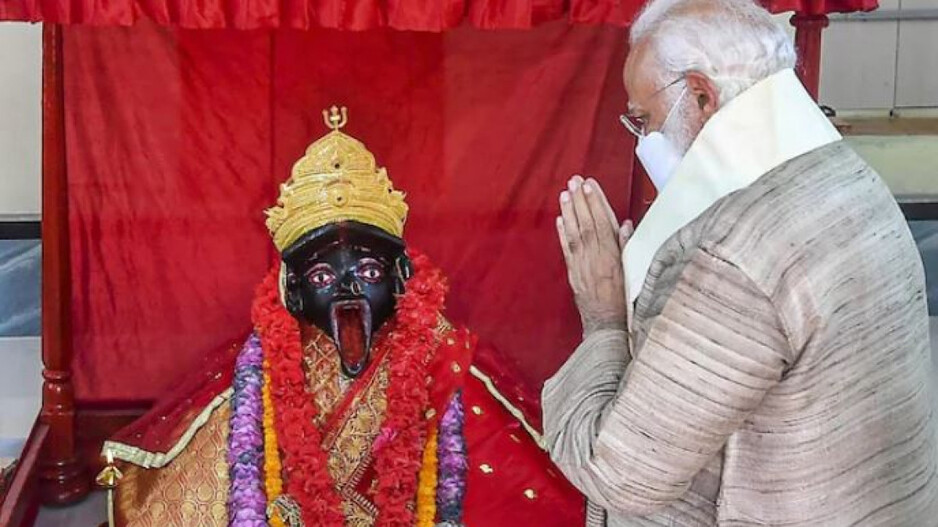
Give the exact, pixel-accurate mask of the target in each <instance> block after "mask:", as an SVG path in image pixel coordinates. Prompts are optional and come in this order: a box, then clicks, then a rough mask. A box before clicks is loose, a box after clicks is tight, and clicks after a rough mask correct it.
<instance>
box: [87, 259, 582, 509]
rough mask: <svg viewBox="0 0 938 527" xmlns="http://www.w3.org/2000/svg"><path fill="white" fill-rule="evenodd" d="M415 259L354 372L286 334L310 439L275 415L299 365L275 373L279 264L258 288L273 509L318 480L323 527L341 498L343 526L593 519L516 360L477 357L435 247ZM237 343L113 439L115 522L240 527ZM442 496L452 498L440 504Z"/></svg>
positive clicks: (315, 338)
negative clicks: (563, 468) (362, 366)
mask: <svg viewBox="0 0 938 527" xmlns="http://www.w3.org/2000/svg"><path fill="white" fill-rule="evenodd" d="M412 256H413V261H414V265H415V270H416V273H415V275H414V277H413V278H412V279H411V280H410V281H409V282H408V285H407V293H405V295H404V297H403V298H402V299H401V301H399V302H398V306H397V309H396V312H395V315H394V317H392V319H391V320H390V321H389V322H387V323H386V324H385V325H384V327H382V328H381V329H380V330H379V332H378V333H377V335H376V338H375V344H374V350H375V353H374V356H373V358H372V360H371V363H370V365H369V367H368V369H367V370H366V371H365V372H364V373H363V374H362V375H361V376H359V377H358V378H357V379H354V380H347V379H345V378H344V377H343V376H342V375H340V372H339V363H338V356H337V353H336V351H335V348H334V344H333V343H332V341H331V339H329V338H328V336H327V335H325V334H324V333H322V332H320V331H319V330H317V329H312V330H309V329H307V330H304V332H303V333H302V335H300V334H299V333H296V334H290V333H289V332H287V333H285V334H289V335H290V337H289V338H295V339H298V340H299V341H302V342H303V346H302V347H301V348H296V350H297V353H299V352H301V353H302V358H301V362H302V370H299V369H296V370H294V371H302V372H303V377H305V378H302V379H300V382H302V383H303V385H304V387H305V394H306V395H308V397H305V398H304V400H305V401H309V404H310V409H309V410H310V411H311V412H312V414H310V415H315V417H314V418H313V427H314V428H312V429H310V430H311V431H312V434H309V433H307V435H305V436H304V435H302V434H303V432H302V431H300V430H299V428H297V427H296V425H298V424H302V423H295V422H294V423H291V422H279V423H277V424H278V426H276V427H275V426H273V421H272V420H271V415H270V414H272V413H273V414H276V413H277V412H278V411H279V410H278V406H277V397H278V396H280V395H282V394H280V393H279V392H278V390H280V388H281V387H282V386H284V384H283V383H284V382H287V381H288V380H289V379H288V378H287V377H285V376H288V373H285V372H287V371H288V367H292V366H291V365H290V364H285V366H284V367H283V368H281V369H279V370H278V366H277V364H278V361H281V362H284V363H285V362H287V359H285V358H284V356H283V354H282V353H281V354H280V356H276V355H272V354H271V349H276V346H274V345H273V344H274V343H273V341H274V340H275V339H276V338H279V337H276V335H278V334H279V333H277V332H278V331H281V329H282V328H281V327H280V326H281V325H283V326H289V320H292V318H290V317H289V315H288V314H286V311H285V310H284V309H283V306H282V305H280V303H279V299H277V298H276V296H277V293H276V291H275V290H276V273H275V272H274V273H272V274H271V276H269V277H268V278H267V280H265V282H264V284H262V285H261V287H260V288H259V290H258V299H257V300H256V301H255V306H254V317H253V318H254V325H255V333H254V337H252V338H254V339H256V340H255V341H254V342H259V343H260V347H261V348H262V349H263V350H264V365H265V367H264V375H265V377H264V379H265V383H269V386H268V388H265V390H264V403H265V406H264V408H265V427H264V442H265V444H264V455H263V456H262V457H263V460H264V465H263V470H261V478H262V479H263V481H264V483H265V485H264V490H265V491H266V493H267V503H268V512H269V511H270V510H271V503H272V502H273V501H274V498H275V497H274V496H272V495H271V494H277V493H280V492H283V493H286V490H284V489H290V488H294V489H296V488H321V489H323V488H324V489H327V492H318V491H317V492H313V493H311V494H309V495H307V496H306V497H305V500H306V501H305V502H304V503H305V504H306V508H307V509H316V510H317V511H318V512H315V513H310V511H308V510H307V511H303V515H302V517H300V516H299V515H298V516H297V518H295V519H294V520H296V521H302V520H303V519H306V520H307V523H306V524H305V525H307V527H310V526H309V522H310V520H309V519H310V518H317V519H316V520H314V521H316V523H317V527H318V525H327V524H330V522H329V520H328V518H329V517H330V516H329V513H330V507H333V508H337V509H336V510H335V511H332V512H333V515H332V516H331V517H332V518H334V519H335V518H337V519H336V520H335V521H334V522H333V523H336V524H341V525H345V526H349V527H371V526H382V527H383V526H418V527H433V526H434V525H441V524H447V525H452V524H456V525H459V524H461V525H465V526H468V527H502V526H504V527H509V526H510V527H516V526H519V525H536V526H543V527H552V526H556V527H573V526H579V525H583V524H584V518H585V500H584V498H583V497H582V496H581V495H580V494H579V492H577V491H576V490H575V489H574V488H573V487H572V486H571V485H570V484H569V483H568V482H567V481H566V480H565V479H564V478H563V476H562V475H561V474H560V472H559V471H558V470H557V469H556V468H555V467H554V466H553V464H552V463H551V461H550V459H549V457H548V455H547V453H546V452H545V451H544V450H543V449H542V448H541V447H540V446H539V445H540V439H541V438H540V435H539V433H538V431H537V430H536V428H535V427H536V426H537V424H536V420H535V419H534V418H533V415H532V414H533V412H531V411H526V410H527V409H530V408H531V407H532V405H531V403H532V401H530V398H525V396H524V392H523V390H521V389H520V388H519V387H517V386H515V385H513V384H512V382H511V379H510V374H507V373H506V372H507V370H508V368H507V366H506V363H505V362H504V361H502V360H499V359H497V358H496V357H497V356H496V354H495V352H494V351H493V350H490V349H486V350H485V351H484V352H481V353H480V352H479V350H480V344H479V342H478V339H477V338H476V337H475V336H474V335H472V334H471V333H470V332H469V331H468V330H466V329H463V328H457V327H454V326H453V325H451V324H450V323H449V322H448V321H447V320H446V319H445V318H444V317H443V315H442V312H441V311H442V309H443V302H444V296H445V290H446V287H445V279H444V278H443V277H442V273H441V272H440V271H439V270H437V269H436V268H435V267H433V266H432V264H430V263H429V261H428V260H427V259H426V257H424V256H422V255H419V254H417V255H412ZM265 298H266V299H267V300H265ZM265 302H266V304H265ZM265 306H266V307H265ZM265 317H266V318H265ZM278 317H279V318H278ZM284 317H285V318H284ZM288 319H289V320H288ZM272 328H274V329H276V331H274V329H272ZM265 337H266V342H265ZM242 344H243V343H242V342H235V343H230V344H228V345H226V346H224V347H222V348H220V349H218V350H217V351H216V352H214V353H212V354H210V355H209V356H207V357H206V361H205V364H204V366H203V367H202V369H201V371H197V372H193V373H192V375H191V377H190V378H189V379H188V380H186V381H185V382H184V383H183V384H182V385H180V387H179V388H178V390H177V391H176V392H175V393H174V394H173V395H172V396H171V397H169V398H168V399H167V400H166V401H164V402H162V403H160V404H158V405H157V406H156V407H154V408H153V410H152V411H150V412H149V413H148V414H147V415H146V416H144V417H143V418H142V419H140V420H139V421H138V422H136V423H134V424H133V425H131V426H130V427H128V428H126V429H125V430H122V431H121V432H120V433H119V434H118V435H117V436H116V437H114V438H113V439H112V440H111V441H109V442H107V443H106V444H105V447H104V449H105V452H110V453H111V454H112V455H113V456H114V457H115V458H116V459H118V460H119V463H120V468H121V469H122V470H123V473H124V477H123V479H122V480H121V481H120V482H119V485H118V487H117V495H116V507H115V509H116V522H117V525H120V526H122V527H196V526H198V527H227V526H228V525H230V524H231V523H230V520H232V518H231V513H230V512H229V502H230V501H231V500H230V498H231V496H230V492H229V490H230V488H231V485H232V481H231V478H232V476H231V474H233V473H234V472H232V470H231V469H232V467H231V459H230V456H229V451H230V449H231V448H232V446H231V444H230V441H229V439H230V437H229V436H230V431H231V423H233V422H234V421H233V420H232V419H231V417H232V410H231V408H232V397H233V393H234V390H233V388H232V383H233V381H234V372H235V361H236V359H237V357H238V355H239V353H242V348H243V347H244V346H243V345H242ZM299 350H301V351H299ZM408 350H409V351H408ZM414 350H418V351H414ZM408 353H409V354H410V355H412V356H413V357H412V360H413V363H412V364H409V365H408V364H407V363H405V362H402V359H400V358H399V357H400V356H401V355H403V354H408ZM290 360H293V359H290ZM294 362H295V361H294ZM278 376H281V377H282V378H281V379H280V382H281V384H278V379H277V377H278ZM418 376H419V378H418ZM271 379H273V381H272V382H271ZM408 379H409V380H408ZM293 380H296V379H293ZM408 382H410V384H407V383H408ZM281 391H282V390H281ZM283 404H286V403H283ZM415 404H416V405H418V406H414V405H415ZM407 407H410V408H407ZM271 409H272V412H268V410H271ZM408 412H409V413H408ZM283 415H285V413H283V412H281V413H280V416H281V417H283ZM291 415H300V414H291ZM408 415H410V416H411V417H408ZM444 416H450V417H448V419H450V421H453V419H456V421H458V423H457V424H458V425H459V426H458V427H457V428H458V430H459V432H458V435H459V437H455V438H449V439H446V437H445V436H446V434H447V433H449V432H447V430H449V428H447V427H448V426H449V425H447V424H446V422H444V421H443V419H444ZM454 416H455V417H454ZM281 421H282V420H281ZM454 422H455V421H454ZM389 423H390V424H389ZM395 423H396V424H395ZM268 427H269V430H268ZM450 428H452V427H450ZM291 434H294V435H295V434H300V437H304V438H307V439H308V438H310V437H315V436H317V435H318V437H316V439H318V441H317V443H319V444H318V445H313V447H315V448H313V449H312V451H314V452H319V453H320V454H321V456H322V460H323V461H324V464H325V465H326V467H324V468H323V470H322V471H321V474H319V475H318V476H314V475H313V474H311V473H310V471H308V470H304V471H293V470H291V460H294V459H299V458H298V457H296V456H295V455H293V456H291V448H293V449H295V450H296V449H298V451H300V450H302V449H303V448H306V450H307V451H309V450H310V445H309V444H305V445H302V444H301V445H295V446H293V447H291V445H289V444H288V443H287V440H288V439H289V438H290V437H291ZM408 434H409V435H408ZM447 441H449V442H450V443H452V442H453V441H455V442H456V444H461V445H464V448H463V449H462V450H460V452H461V454H457V459H455V460H453V459H449V458H448V457H447V456H450V455H451V454H452V449H450V451H444V448H443V446H444V444H449V443H447ZM301 442H302V441H301ZM394 448H397V449H398V450H397V451H394V450H393V449H394ZM457 450H458V449H457ZM460 455H461V456H462V457H461V458H460V457H459V456H460ZM454 463H455V465H454ZM305 466H307V467H308V466H314V467H315V466H316V465H315V464H313V465H305ZM448 466H461V467H462V469H461V470H456V471H455V472H454V473H453V474H447V473H446V470H445V469H444V468H441V467H448ZM281 469H282V470H281ZM392 472H393V473H394V474H396V475H394V474H391V473H392ZM389 474H390V475H389ZM317 477H318V478H319V480H316V478H317ZM454 478H455V479H454ZM444 480H445V481H446V482H449V483H453V482H454V481H455V484H456V488H457V491H456V492H455V493H454V492H453V491H452V489H450V490H446V489H443V486H444V485H445V484H448V483H445V482H444ZM298 482H299V483H302V485H297V483H298ZM291 485H292V486H291ZM316 485H324V486H322V487H316ZM304 486H305V487H304ZM447 492H448V494H447ZM395 495H396V497H395ZM444 495H446V496H450V498H451V499H450V498H448V499H450V501H451V503H444V501H445V500H443V498H441V496H444ZM454 496H455V498H453V497H454ZM297 501H301V500H297ZM316 514H320V515H319V516H316ZM274 516H277V517H275V518H274V519H272V520H269V522H270V523H269V524H270V526H271V527H275V526H279V525H284V526H287V527H289V525H291V523H290V521H289V520H287V521H286V522H285V521H284V520H283V517H282V516H288V514H285V515H278V514H275V515H274ZM447 522H449V523H447Z"/></svg>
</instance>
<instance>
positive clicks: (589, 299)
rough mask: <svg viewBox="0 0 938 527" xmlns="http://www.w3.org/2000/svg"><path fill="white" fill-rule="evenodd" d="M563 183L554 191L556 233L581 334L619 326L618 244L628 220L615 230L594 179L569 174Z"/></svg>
mask: <svg viewBox="0 0 938 527" xmlns="http://www.w3.org/2000/svg"><path fill="white" fill-rule="evenodd" d="M568 187H569V190H567V191H564V192H563V193H561V194H560V211H561V216H560V217H559V218H557V234H558V236H559V237H560V246H561V248H562V249H563V256H564V260H566V262H567V279H568V280H569V281H570V287H571V289H573V296H574V299H575V300H576V305H577V309H579V311H580V320H581V322H582V323H583V334H584V336H587V335H589V334H590V333H592V332H594V331H597V330H600V329H625V325H626V321H625V320H626V319H625V317H626V311H625V309H626V300H625V287H624V285H623V281H624V278H623V273H622V261H621V250H622V249H621V248H622V246H624V244H625V242H626V241H627V240H628V237H629V236H630V235H631V231H632V226H631V223H630V222H626V223H625V224H624V225H623V226H622V229H621V230H620V229H618V222H617V221H616V217H615V214H614V213H613V211H612V207H610V206H609V201H608V200H607V199H606V196H605V194H603V190H602V188H600V186H599V184H598V183H597V182H596V181H595V180H593V179H588V180H586V181H583V178H581V177H580V176H574V177H573V178H572V179H571V180H570V182H569V183H568Z"/></svg>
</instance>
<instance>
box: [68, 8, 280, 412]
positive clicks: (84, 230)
mask: <svg viewBox="0 0 938 527" xmlns="http://www.w3.org/2000/svg"><path fill="white" fill-rule="evenodd" d="M269 72H270V39H269V36H268V35H267V34H264V33H242V32H236V31H217V32H211V33H209V32H183V33H180V34H178V35H175V34H173V33H171V32H169V31H167V30H165V29H159V28H156V27H154V26H143V25H141V26H140V27H137V28H135V29H133V30H131V29H127V28H101V29H90V28H74V29H72V30H69V31H66V32H65V97H66V147H67V155H68V160H67V163H68V167H67V169H68V178H69V197H70V201H69V207H70V209H69V215H70V226H71V232H70V237H71V252H72V287H73V291H72V301H73V306H72V317H73V336H74V337H73V342H74V347H75V357H74V363H73V370H74V371H75V384H76V387H77V394H78V395H79V397H83V398H88V399H111V398H113V399H151V398H155V397H156V396H157V395H158V393H159V391H160V389H161V388H162V387H163V386H166V385H167V384H168V383H170V382H171V381H172V380H173V378H174V377H175V376H177V375H179V374H180V373H181V372H184V371H187V370H188V369H189V368H190V367H191V366H192V365H193V364H194V363H195V362H196V360H197V359H198V357H199V354H201V353H202V352H204V351H206V350H209V349H213V348H215V347H217V346H219V345H221V344H222V343H224V342H226V341H228V340H230V339H231V338H233V337H234V336H236V335H238V334H241V333H242V332H243V331H244V330H245V329H246V328H247V327H248V324H249V316H248V315H249V313H248V305H249V303H250V300H251V297H252V291H253V288H254V285H255V284H256V283H257V282H258V281H259V279H260V277H261V276H262V274H263V273H264V271H265V270H266V269H267V268H268V266H269V265H270V263H271V259H270V255H269V252H268V251H266V250H265V249H266V245H265V241H266V236H267V235H266V231H265V230H264V227H263V225H262V223H261V221H260V218H261V216H260V212H261V210H262V209H263V208H264V207H265V206H267V205H268V204H269V203H270V201H271V200H272V199H273V196H274V192H275V186H274V182H273V181H272V180H271V179H270V178H269V176H268V175H269V174H270V170H271V165H270V148H271V147H270V145H271V130H270V99H269V97H270V78H269V77H270V75H269Z"/></svg>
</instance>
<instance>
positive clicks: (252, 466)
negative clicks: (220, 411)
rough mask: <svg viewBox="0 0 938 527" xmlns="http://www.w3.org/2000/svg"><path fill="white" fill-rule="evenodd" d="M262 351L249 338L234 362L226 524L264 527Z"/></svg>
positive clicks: (255, 338)
mask: <svg viewBox="0 0 938 527" xmlns="http://www.w3.org/2000/svg"><path fill="white" fill-rule="evenodd" d="M262 368H263V352H262V351H261V341H260V339H259V338H258V337H257V335H251V336H250V337H249V338H248V340H247V342H245V343H244V347H243V348H242V349H241V353H239V354H238V360H237V362H236V363H235V375H234V383H233V384H234V395H233V396H232V398H231V419H230V421H229V432H228V477H229V487H228V525H229V527H267V517H266V514H265V512H266V505H267V497H266V496H265V494H264V487H263V481H262V478H261V472H262V469H261V463H262V462H263V458H264V433H263V415H264V409H263V399H262V396H261V387H262V385H263V382H264V377H263V371H262Z"/></svg>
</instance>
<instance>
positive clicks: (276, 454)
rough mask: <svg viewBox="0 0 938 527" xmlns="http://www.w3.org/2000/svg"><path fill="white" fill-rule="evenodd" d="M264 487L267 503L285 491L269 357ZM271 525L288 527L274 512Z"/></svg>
mask: <svg viewBox="0 0 938 527" xmlns="http://www.w3.org/2000/svg"><path fill="white" fill-rule="evenodd" d="M262 397H263V401H264V488H265V490H266V491H267V503H268V504H269V503H273V501H274V500H275V499H277V497H278V496H280V494H282V493H283V478H282V476H281V469H282V465H281V464H280V449H279V448H278V446H277V430H276V429H275V428H274V404H273V400H272V399H271V396H270V373H269V367H268V364H267V359H264V387H263V392H262ZM269 523H270V527H286V526H285V525H284V523H283V519H282V518H281V517H280V516H279V515H277V514H273V515H272V516H271V517H270V518H269Z"/></svg>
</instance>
